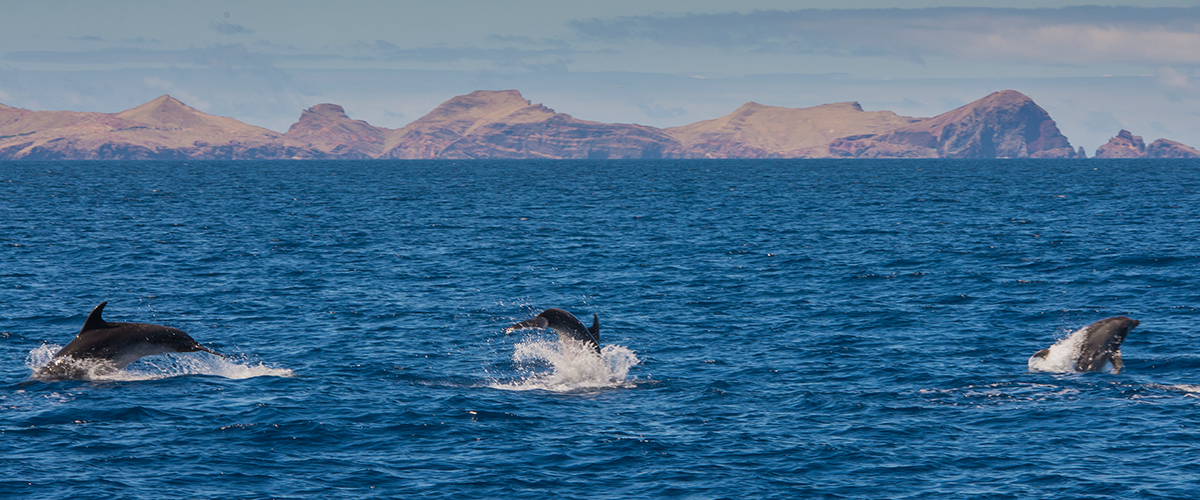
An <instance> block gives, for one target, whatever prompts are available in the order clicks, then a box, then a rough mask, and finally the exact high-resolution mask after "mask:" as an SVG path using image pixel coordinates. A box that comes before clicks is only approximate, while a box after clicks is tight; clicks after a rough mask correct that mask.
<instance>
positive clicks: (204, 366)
mask: <svg viewBox="0 0 1200 500" xmlns="http://www.w3.org/2000/svg"><path fill="white" fill-rule="evenodd" d="M59 349H61V346H56V345H52V344H45V345H42V346H40V347H37V348H35V349H34V350H32V351H30V352H29V357H27V358H26V359H25V366H26V367H28V368H29V370H30V374H31V378H37V376H36V375H37V372H38V370H39V369H41V368H42V367H45V366H46V365H48V364H49V363H51V362H52V361H54V353H56V352H58V351H59ZM57 362H60V363H61V362H66V363H70V364H71V367H73V368H77V369H79V370H80V371H82V372H83V373H85V374H86V375H84V376H83V377H81V378H82V379H84V380H93V381H122V382H123V381H139V380H158V379H164V378H170V377H182V376H187V375H211V376H215V377H224V378H228V379H235V380H240V379H247V378H253V377H291V376H294V375H295V373H294V372H292V370H289V369H287V368H275V367H271V366H267V365H266V364H265V363H262V362H258V363H253V362H238V361H236V360H233V359H230V358H222V357H219V356H214V355H212V354H208V353H203V352H196V353H186V354H174V353H171V354H163V355H156V356H146V357H144V358H142V359H139V360H137V361H136V362H134V363H132V364H130V365H129V366H126V367H125V368H122V369H120V370H113V369H112V367H111V366H108V365H106V364H105V363H103V362H97V361H95V360H75V359H69V358H60V359H59V360H57Z"/></svg>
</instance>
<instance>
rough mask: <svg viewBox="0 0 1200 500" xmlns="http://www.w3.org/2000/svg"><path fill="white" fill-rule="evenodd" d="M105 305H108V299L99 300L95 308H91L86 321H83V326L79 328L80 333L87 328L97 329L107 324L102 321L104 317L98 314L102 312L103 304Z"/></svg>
mask: <svg viewBox="0 0 1200 500" xmlns="http://www.w3.org/2000/svg"><path fill="white" fill-rule="evenodd" d="M106 305H108V301H104V302H101V303H100V305H98V306H96V308H95V309H92V313H91V314H89V315H88V319H87V321H84V322H83V328H80V329H79V334H80V335H82V334H83V332H86V331H88V330H99V329H101V328H104V327H105V326H107V325H108V323H106V322H105V321H104V318H101V317H100V315H101V314H102V313H104V306H106Z"/></svg>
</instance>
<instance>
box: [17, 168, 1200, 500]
mask: <svg viewBox="0 0 1200 500" xmlns="http://www.w3.org/2000/svg"><path fill="white" fill-rule="evenodd" d="M1198 190H1200V162H1196V161H1184V160H1136V161H1131V160H1086V161H1081V160H1064V161H1052V160H995V161H961V160H904V161H893V160H855V161H838V160H822V161H811V160H810V161H804V160H754V161H741V160H725V161H707V160H690V161H665V160H664V161H486V160H477V161H464V162H454V161H395V162H392V161H360V162H355V161H264V162H258V161H237V162H203V161H188V162H88V161H72V162H33V161H31V162H4V163H0V304H3V306H4V307H3V309H2V310H0V471H2V472H3V473H2V474H0V497H6V498H33V499H59V498H95V499H106V498H111V499H127V498H205V499H207V498H211V499H228V498H417V497H419V498H451V497H454V498H462V497H470V498H579V499H589V500H593V499H604V498H612V499H618V498H639V497H640V498H666V497H679V498H734V497H738V498H830V499H833V498H892V499H908V498H964V499H967V498H988V499H1004V498H1014V499H1015V498H1021V499H1025V498H1098V499H1101V498H1103V499H1107V498H1194V497H1197V496H1200V411H1197V410H1200V399H1198V398H1197V397H1198V396H1200V372H1198V368H1200V347H1198V345H1200V312H1198V311H1197V306H1198V305H1200V243H1198V242H1200V194H1198ZM102 301H108V307H107V309H106V310H105V318H106V319H108V320H109V321H131V322H143V323H158V324H165V325H168V326H172V327H176V328H180V329H182V330H184V331H186V332H188V333H189V334H190V335H191V336H192V337H194V338H195V339H196V340H198V341H199V342H201V343H203V344H204V345H206V346H208V347H211V348H213V349H214V350H216V351H218V352H221V353H223V354H226V355H228V356H229V358H228V359H222V358H218V357H215V356H212V355H209V354H205V353H190V354H171V355H163V356H153V357H148V358H144V359H143V360H141V361H138V362H136V363H134V364H133V365H130V366H129V367H128V368H127V369H125V370H122V371H121V372H118V373H115V374H111V375H110V376H104V377H98V378H97V379H95V380H86V381H50V382H47V381H39V380H33V379H31V378H30V375H31V373H32V370H33V369H34V368H36V367H37V366H40V364H44V363H45V362H46V361H47V360H48V359H49V357H50V356H51V355H52V354H53V353H54V352H55V351H56V350H57V349H59V348H60V347H61V346H63V345H65V344H66V343H67V342H69V341H70V340H71V339H72V338H73V337H74V335H75V334H76V333H78V331H79V328H80V326H81V325H82V324H83V322H84V319H85V318H86V317H87V314H88V312H90V311H91V309H92V308H93V307H94V306H95V305H96V304H98V303H100V302H102ZM548 307H561V308H564V309H567V310H569V311H571V312H573V313H575V314H576V315H577V316H579V317H580V318H584V319H585V321H588V322H589V323H590V316H591V314H592V313H596V314H598V315H599V318H600V324H601V344H602V346H604V351H603V353H602V356H600V357H596V356H594V355H591V354H589V353H587V352H586V350H584V351H579V350H577V349H575V348H574V346H571V345H565V344H562V343H560V342H558V341H557V339H556V337H555V336H554V335H553V333H548V332H542V331H537V330H522V331H516V332H512V333H505V331H504V329H505V327H507V326H509V325H511V324H513V323H515V322H517V321H521V320H524V319H526V318H529V317H531V316H533V315H534V314H536V313H537V312H538V311H540V310H541V309H544V308H548ZM1116 315H1126V316H1130V317H1132V318H1135V319H1137V320H1139V321H1140V322H1141V325H1140V326H1139V327H1138V328H1137V329H1136V330H1134V331H1133V333H1131V334H1130V336H1129V338H1128V339H1127V341H1126V342H1125V344H1124V347H1123V349H1122V352H1123V355H1124V361H1125V369H1124V371H1122V372H1121V373H1112V372H1111V371H1103V372H1097V373H1084V374H1080V373H1051V372H1037V371H1030V369H1029V368H1028V366H1027V359H1028V358H1029V356H1030V355H1031V354H1033V353H1034V352H1035V351H1037V350H1039V349H1043V348H1046V347H1049V346H1050V345H1051V344H1053V343H1055V342H1056V341H1058V340H1061V339H1062V338H1064V337H1066V336H1067V335H1069V334H1070V333H1071V332H1072V331H1075V330H1077V329H1078V328H1080V327H1082V326H1084V325H1086V324H1088V323H1090V322H1092V321H1095V320H1098V319H1102V318H1105V317H1109V316H1116Z"/></svg>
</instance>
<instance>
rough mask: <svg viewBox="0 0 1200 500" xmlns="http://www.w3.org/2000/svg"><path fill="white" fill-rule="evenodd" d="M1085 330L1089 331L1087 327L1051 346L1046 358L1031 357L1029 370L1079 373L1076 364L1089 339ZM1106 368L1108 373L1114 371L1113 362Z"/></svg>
mask: <svg viewBox="0 0 1200 500" xmlns="http://www.w3.org/2000/svg"><path fill="white" fill-rule="evenodd" d="M1085 330H1087V327H1086V326H1085V327H1083V328H1080V329H1078V330H1076V331H1075V332H1074V333H1072V334H1071V335H1069V336H1067V338H1064V339H1062V340H1059V341H1058V342H1055V343H1054V345H1052V346H1050V353H1049V354H1046V357H1044V358H1039V357H1036V356H1030V357H1029V370H1030V371H1035V372H1056V373H1070V372H1074V371H1078V370H1076V369H1075V362H1076V361H1077V360H1078V359H1079V348H1080V347H1081V346H1082V344H1083V341H1084V339H1085V338H1086V337H1087V335H1086V334H1085V333H1084V331H1085ZM1104 366H1105V367H1106V370H1107V371H1112V368H1113V366H1112V362H1108V363H1105V365H1104Z"/></svg>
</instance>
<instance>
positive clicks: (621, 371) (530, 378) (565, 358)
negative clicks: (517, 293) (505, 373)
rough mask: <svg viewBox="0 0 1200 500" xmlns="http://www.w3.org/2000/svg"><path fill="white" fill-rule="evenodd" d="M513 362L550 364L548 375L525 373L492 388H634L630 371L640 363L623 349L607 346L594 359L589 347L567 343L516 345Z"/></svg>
mask: <svg viewBox="0 0 1200 500" xmlns="http://www.w3.org/2000/svg"><path fill="white" fill-rule="evenodd" d="M513 361H514V362H516V363H517V364H518V365H530V364H536V363H549V364H550V365H551V367H552V369H551V371H549V372H533V371H532V369H529V370H528V373H527V374H526V375H525V376H524V377H522V378H520V379H518V380H515V381H510V382H495V383H492V384H490V385H489V387H492V388H494V389H504V390H510V391H530V390H539V389H540V390H545V391H553V392H570V391H578V390H586V389H604V388H619V387H633V386H634V385H635V384H636V381H637V377H633V378H630V377H629V369H630V368H633V367H634V366H637V365H638V363H640V362H641V361H640V360H638V358H637V355H635V354H634V352H633V351H631V350H629V349H628V348H626V347H624V346H619V345H608V346H605V347H604V348H603V349H601V350H600V355H599V356H597V355H596V352H595V351H593V350H592V347H591V346H589V345H587V344H584V343H582V342H575V341H570V340H565V341H564V340H534V341H528V342H522V343H519V344H517V346H516V349H515V350H514V351H513Z"/></svg>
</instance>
